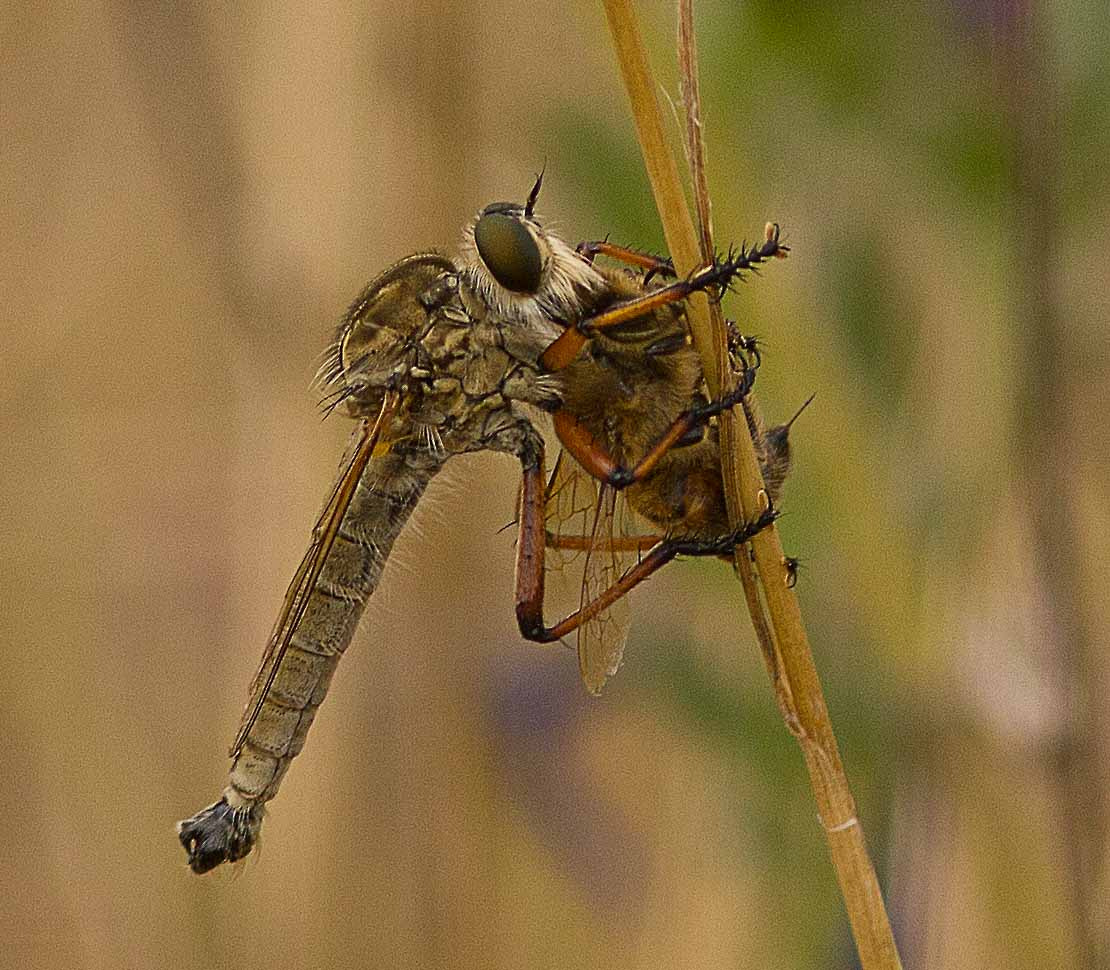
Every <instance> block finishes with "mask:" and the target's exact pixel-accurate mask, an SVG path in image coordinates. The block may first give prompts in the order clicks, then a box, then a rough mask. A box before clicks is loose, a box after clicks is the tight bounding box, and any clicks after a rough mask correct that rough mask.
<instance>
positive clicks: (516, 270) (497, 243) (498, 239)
mask: <svg viewBox="0 0 1110 970" xmlns="http://www.w3.org/2000/svg"><path fill="white" fill-rule="evenodd" d="M517 211H519V210H517ZM474 243H475V245H476V246H477V247H478V255H479V256H481V257H482V262H483V263H485V266H486V269H488V270H489V272H490V275H491V276H492V277H493V278H494V279H495V280H497V282H498V283H500V284H501V285H502V286H503V287H505V289H507V290H511V291H512V292H514V293H535V292H536V291H537V290H538V289H539V288H540V282H541V277H542V276H543V260H542V258H541V257H540V247H539V245H538V243H537V242H536V239H535V237H534V236H533V235H532V233H531V232H530V231H529V229H528V227H527V226H526V225H525V224H524V222H523V221H522V220H521V219H520V217H519V216H517V215H515V214H510V213H509V212H506V211H504V210H503V209H501V208H500V207H498V206H489V207H488V208H487V209H486V210H485V211H484V212H483V213H482V215H481V216H480V217H479V218H478V221H477V223H475V225H474Z"/></svg>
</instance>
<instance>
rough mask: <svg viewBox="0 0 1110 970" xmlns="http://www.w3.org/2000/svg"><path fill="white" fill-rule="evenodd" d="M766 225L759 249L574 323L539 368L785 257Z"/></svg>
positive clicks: (553, 367)
mask: <svg viewBox="0 0 1110 970" xmlns="http://www.w3.org/2000/svg"><path fill="white" fill-rule="evenodd" d="M769 226H770V227H772V228H769V229H768V233H767V238H766V239H765V240H764V242H763V243H762V245H760V246H753V247H752V248H751V249H748V248H747V247H746V246H743V245H742V246H741V247H740V248H739V249H738V250H730V251H729V253H728V255H727V256H726V257H725V258H724V259H715V260H714V261H713V262H712V263H711V264H710V265H708V266H703V267H702V268H701V269H698V270H695V271H694V272H693V273H691V274H690V276H688V277H687V278H686V279H684V280H678V281H676V282H674V283H671V284H669V285H668V286H663V287H660V288H659V289H657V290H652V291H650V292H649V293H645V294H644V295H643V296H638V297H636V298H635V299H633V300H626V301H624V302H623V303H617V304H615V305H614V306H611V307H609V308H608V309H606V310H603V311H601V312H600V313H598V314H595V315H594V316H592V317H586V318H585V319H583V320H579V321H577V322H576V323H575V324H574V326H572V327H568V328H567V329H566V330H565V331H563V333H561V334H560V335H559V336H558V337H557V338H556V339H555V340H554V341H552V343H551V344H550V345H549V346H548V347H547V349H546V350H544V352H543V353H542V354H541V355H540V361H539V362H540V367H541V368H543V369H544V370H546V371H549V372H554V371H560V370H562V369H563V368H565V367H567V366H569V365H570V363H571V362H572V361H573V360H574V359H575V358H576V357H577V356H578V354H579V352H580V351H581V350H582V347H583V346H584V345H585V344H586V342H587V341H588V340H589V339H590V337H591V336H592V335H593V334H595V333H598V332H600V331H603V330H606V329H608V328H610V327H615V326H617V325H618V324H621V323H626V322H627V321H629V320H634V319H636V318H637V317H640V316H643V315H644V314H646V313H650V312H651V311H652V310H656V309H658V308H659V307H662V306H667V305H668V304H671V303H678V302H680V301H681V300H684V299H686V297H688V296H689V295H690V294H691V293H696V292H698V291H701V290H707V289H711V288H719V289H727V288H728V287H729V286H731V285H732V283H733V281H734V280H735V279H737V278H738V277H739V275H740V273H742V272H744V271H745V270H749V269H753V268H754V267H755V266H757V265H758V264H759V263H762V262H764V261H765V260H767V259H770V258H772V257H781V256H785V255H786V253H787V252H789V248H788V247H786V246H783V245H782V244H781V243H780V242H779V232H778V226H777V225H774V224H769Z"/></svg>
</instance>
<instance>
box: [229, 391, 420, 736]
mask: <svg viewBox="0 0 1110 970" xmlns="http://www.w3.org/2000/svg"><path fill="white" fill-rule="evenodd" d="M397 403H398V399H397V396H396V395H395V394H393V393H392V392H391V393H388V394H386V396H385V400H384V401H383V402H382V409H381V411H380V413H379V414H378V417H377V420H376V421H374V423H373V425H372V426H371V424H370V422H369V421H364V422H363V423H362V434H361V436H360V437H359V438H358V440H357V441H356V442H355V444H354V445H353V447H352V448H351V449H350V453H349V457H347V460H346V463H345V464H344V466H343V470H342V471H341V472H340V474H339V479H338V480H337V481H336V483H335V488H334V489H332V493H331V497H330V498H329V499H328V501H327V504H326V505H325V506H324V511H323V512H322V513H321V514H320V518H319V519H318V520H317V522H316V525H315V526H314V527H313V529H312V543H311V544H310V545H309V547H308V552H306V553H305V556H304V559H302V560H301V564H300V566H298V567H297V572H296V574H295V575H294V576H293V581H292V582H291V583H290V584H289V589H288V590H286V592H285V600H284V602H283V603H282V605H281V613H279V614H278V619H277V623H276V624H275V625H274V632H273V633H272V634H271V635H270V640H269V643H267V645H266V650H265V652H264V653H263V654H262V663H261V664H260V665H259V667H258V672H257V673H256V674H255V675H254V679H253V680H252V681H251V689H250V697H249V698H248V700H247V706H246V708H245V709H244V710H243V720H242V721H241V722H240V725H239V733H238V734H236V736H235V742H234V744H232V746H231V757H233V758H234V757H237V756H238V754H239V751H240V750H241V749H242V747H243V743H244V742H245V741H246V739H247V736H248V735H249V734H250V732H251V728H252V727H254V723H255V721H257V720H258V715H259V713H260V712H261V710H262V705H263V703H264V702H265V700H266V696H267V695H268V694H269V692H270V688H271V687H272V686H273V683H274V678H275V677H277V673H278V669H279V668H280V667H281V661H282V658H283V657H284V656H285V653H286V651H287V650H288V649H289V643H290V641H291V640H292V638H293V634H294V633H296V631H297V627H298V626H299V625H300V622H301V619H302V618H303V616H304V612H305V608H306V607H307V606H308V599H309V594H310V593H311V592H312V590H313V588H314V587H315V585H316V580H317V579H318V578H319V576H320V570H321V569H323V567H324V562H325V561H326V560H327V558H328V553H329V552H331V547H332V545H333V544H334V543H335V536H336V534H337V533H338V532H339V526H340V524H341V523H342V521H343V516H344V515H345V514H346V512H347V508H348V506H349V505H350V504H351V498H352V497H353V496H354V494H355V488H356V487H357V486H358V481H359V479H360V478H361V477H362V473H363V471H364V470H365V469H366V465H367V462H369V460H370V457H371V456H372V455H373V453H374V448H375V447H376V446H377V444H378V441H379V440H380V438H381V435H382V430H383V428H386V427H388V426H389V423H390V421H391V419H392V417H393V414H394V412H395V411H396V409H397Z"/></svg>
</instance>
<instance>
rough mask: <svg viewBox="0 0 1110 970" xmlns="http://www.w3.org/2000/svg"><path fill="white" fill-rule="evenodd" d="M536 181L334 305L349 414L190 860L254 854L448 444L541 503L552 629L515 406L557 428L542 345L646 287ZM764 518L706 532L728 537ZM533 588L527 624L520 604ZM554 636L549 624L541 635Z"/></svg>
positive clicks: (207, 864)
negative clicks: (596, 252)
mask: <svg viewBox="0 0 1110 970" xmlns="http://www.w3.org/2000/svg"><path fill="white" fill-rule="evenodd" d="M540 184H541V179H537V180H536V184H535V186H534V187H533V189H532V192H531V194H530V195H529V197H528V200H527V202H526V203H525V204H524V205H517V204H511V203H495V204H493V205H490V206H487V207H486V208H485V209H483V210H482V211H481V212H480V213H479V214H478V216H477V217H476V218H475V219H474V221H473V222H472V223H471V224H470V225H469V226H468V227H467V229H466V231H465V233H464V237H463V242H462V246H461V248H460V252H459V255H458V257H457V258H456V259H454V260H451V259H448V258H447V257H444V256H441V255H438V254H434V253H418V254H416V255H413V256H410V257H408V258H406V259H404V260H401V262H399V263H397V264H396V265H394V266H393V267H391V268H390V269H389V270H387V271H386V272H385V273H383V274H382V275H381V276H379V277H378V278H377V279H375V280H374V281H373V282H371V283H370V284H369V286H367V288H366V289H365V290H364V291H363V293H362V294H361V295H360V296H359V298H358V299H357V300H356V301H355V302H354V304H352V306H351V308H350V310H349V311H348V312H347V314H346V316H345V317H344V319H343V321H342V323H341V325H340V327H339V331H338V334H337V337H336V340H335V342H334V344H333V345H332V347H331V349H330V351H329V353H328V355H327V359H326V361H325V365H324V367H323V368H322V374H321V376H322V381H323V383H324V385H325V387H326V388H327V389H328V390H329V391H330V394H329V397H328V398H327V399H326V400H327V401H328V407H329V409H335V408H337V407H339V406H344V407H345V408H346V410H347V411H348V413H349V414H350V415H351V416H352V417H355V418H356V419H358V420H359V422H360V424H359V427H358V429H357V430H356V431H355V433H354V435H353V437H352V440H351V444H350V445H349V447H348V451H347V455H346V457H345V459H344V461H343V464H342V465H341V469H340V473H339V477H338V480H337V481H336V484H335V486H334V488H333V489H332V492H331V493H330V496H329V498H328V501H327V502H326V504H325V506H324V510H323V512H322V513H321V515H320V518H319V520H318V521H317V523H316V526H315V528H314V529H313V533H312V542H311V545H310V546H309V549H308V552H307V553H306V555H305V557H304V560H303V561H302V563H301V565H300V567H299V568H298V570H297V572H296V574H295V576H294V578H293V582H292V583H291V585H290V587H289V590H288V591H287V593H286V596H285V600H284V603H283V605H282V609H281V612H280V614H279V617H278V620H277V623H276V625H275V628H274V631H273V633H272V635H271V637H270V640H269V642H268V644H267V647H266V650H265V652H264V654H263V658H262V663H261V665H260V667H259V669H258V672H257V674H256V675H255V678H254V680H253V682H252V684H251V688H250V695H249V699H248V701H247V706H246V708H245V709H244V712H243V717H242V721H241V724H240V728H239V731H238V733H237V735H236V739H235V742H234V743H233V745H232V748H231V758H232V766H231V773H230V778H229V783H228V786H227V788H226V789H225V790H224V793H223V795H222V797H221V798H220V799H219V801H217V802H216V803H215V804H213V805H211V806H209V807H208V808H206V809H203V810H202V811H201V812H198V813H197V814H196V815H194V816H192V817H191V818H188V819H186V820H184V821H182V822H180V823H179V824H178V835H179V838H180V840H181V843H182V844H183V845H184V847H185V849H186V851H187V852H188V855H189V864H190V866H191V867H192V868H193V870H194V871H196V872H198V873H200V872H207V871H208V870H210V869H212V868H214V867H215V866H217V865H219V864H220V863H222V862H225V861H236V860H238V859H241V858H243V857H244V856H245V855H247V853H249V852H250V851H251V848H252V847H253V845H254V844H255V842H256V841H257V838H258V834H259V830H260V827H261V824H262V817H263V811H264V806H265V803H266V802H268V801H269V800H270V799H272V798H273V797H274V795H275V794H276V793H277V790H278V787H279V786H280V784H281V781H282V778H283V777H284V774H285V772H286V770H287V769H288V767H289V764H290V762H291V760H292V759H293V758H294V757H295V756H296V755H297V754H298V753H299V752H300V750H301V748H302V746H303V744H304V741H305V737H306V735H307V732H308V729H309V727H310V725H311V723H312V720H313V718H314V716H315V712H316V710H317V708H318V707H319V706H320V704H321V703H322V701H323V699H324V696H325V694H326V692H327V688H328V684H329V682H330V680H331V677H332V674H333V673H334V671H335V669H336V666H337V664H338V661H339V657H340V656H341V655H342V653H343V652H344V650H345V649H346V647H347V646H348V644H349V643H350V641H351V639H352V637H353V635H354V631H355V628H356V627H357V625H358V622H359V619H360V617H361V615H362V611H363V609H364V607H365V604H366V601H367V599H368V598H369V597H370V596H371V595H372V594H373V592H374V591H375V589H376V588H377V584H378V581H379V579H380V576H381V572H382V569H383V567H384V565H385V562H386V559H387V557H388V555H389V552H390V549H391V548H392V545H393V542H394V540H395V539H396V538H397V535H398V534H399V533H400V531H401V529H402V528H403V527H404V525H405V523H406V522H407V520H408V518H409V516H410V514H411V513H412V511H413V509H414V508H415V506H416V503H417V501H418V500H419V498H420V496H421V495H422V493H423V491H424V489H425V488H426V486H427V485H428V483H429V482H430V481H431V479H432V478H433V477H434V475H435V474H436V473H437V472H438V471H439V469H440V468H442V466H443V464H444V463H445V462H446V461H447V459H448V458H450V457H451V456H452V455H456V454H461V453H464V452H469V451H476V450H482V449H485V450H492V451H500V452H505V453H508V454H511V455H514V456H516V457H517V459H518V460H519V461H520V463H521V467H522V470H523V480H524V489H523V492H524V496H525V499H526V502H525V508H526V509H534V508H538V512H539V517H538V519H537V518H536V516H535V514H532V513H530V514H528V515H524V516H522V517H521V530H522V531H521V536H520V541H519V542H518V551H517V577H518V580H517V602H518V608H517V613H518V617H519V619H520V623H521V628H522V629H524V630H525V631H526V632H527V633H531V634H533V638H534V639H541V638H543V637H541V636H536V635H535V634H536V633H539V634H547V633H548V632H550V631H547V630H546V629H545V628H544V627H543V624H542V599H543V584H542V565H543V541H544V538H545V536H544V530H543V510H542V502H543V494H542V493H543V480H544V457H543V440H542V438H541V437H540V435H539V434H538V433H537V432H536V431H535V429H534V428H533V426H532V424H531V423H530V421H529V419H528V415H527V413H526V411H525V410H523V408H524V407H525V406H532V407H534V408H539V409H541V410H544V411H548V412H550V413H552V414H554V415H555V422H556V428H558V427H559V422H560V420H564V421H565V415H566V414H573V412H572V411H569V410H568V409H566V408H564V406H563V397H562V395H563V389H564V387H566V386H569V383H570V381H571V380H573V379H575V370H574V368H573V367H568V366H567V365H566V364H560V363H559V362H558V361H555V362H545V361H544V355H545V354H549V353H551V352H552V350H553V348H559V347H563V348H564V349H565V347H566V343H567V337H566V335H567V334H575V333H577V332H578V331H579V328H580V327H582V326H584V325H585V324H587V323H588V322H589V321H590V319H591V318H592V319H593V321H594V322H595V323H596V324H597V325H598V326H599V327H603V326H608V325H609V324H608V323H606V320H608V321H612V320H613V319H614V315H616V316H619V315H620V313H621V312H622V309H621V308H622V306H623V305H624V303H629V304H635V307H634V309H633V310H632V311H630V312H631V314H632V317H641V316H643V315H644V313H645V312H646V311H647V310H650V309H651V308H652V307H654V306H655V304H654V302H652V301H654V300H656V299H658V293H657V292H656V291H651V292H648V289H647V287H646V286H643V285H641V286H640V287H639V288H638V289H637V287H635V286H630V285H628V284H624V283H622V282H620V281H619V278H618V277H617V276H614V275H613V274H612V273H603V272H601V271H599V270H598V269H597V268H595V267H594V266H593V265H592V262H591V261H590V260H589V259H586V258H584V257H583V256H582V255H580V254H579V253H577V252H576V251H575V250H574V249H572V248H571V247H570V246H568V245H567V244H566V243H564V242H563V241H562V240H560V239H559V238H558V237H556V236H554V235H552V234H550V233H547V232H545V231H544V230H543V229H542V227H541V226H540V224H539V222H538V220H536V219H535V217H534V215H533V207H534V205H535V202H536V198H537V196H538V193H539V189H540ZM751 262H752V256H751V254H750V253H748V254H741V256H740V257H739V258H735V259H729V260H724V261H718V262H716V263H714V264H713V265H712V266H710V267H707V268H706V269H705V270H703V271H701V272H700V273H699V274H695V275H694V276H693V277H691V278H690V279H688V280H684V281H678V282H677V283H673V284H670V286H669V287H663V288H662V290H660V291H659V292H660V293H662V292H664V291H666V292H665V297H664V298H663V300H662V302H661V304H660V305H663V304H666V303H673V302H675V301H676V300H680V299H681V298H682V295H684V294H686V293H689V292H693V291H694V290H696V289H705V288H708V287H712V286H726V285H728V283H729V282H730V281H731V280H732V279H733V278H734V277H735V276H736V274H737V273H739V272H740V271H741V270H742V269H744V268H746V267H747V266H748V265H750V263H751ZM626 297H627V300H625V298H626ZM645 300H646V301H648V303H649V305H648V306H647V307H645V305H644V301H645ZM622 301H623V302H622ZM598 311H600V312H602V313H603V314H604V313H608V314H609V316H608V317H607V318H605V317H603V316H602V317H599V316H597V315H596V313H597V312H598ZM562 371H567V373H566V374H564V373H562ZM717 406H718V409H719V407H721V406H724V404H719V405H717ZM712 407H714V405H705V408H708V409H710V410H709V411H707V410H704V409H703V410H702V411H699V412H697V414H696V415H695V417H696V418H697V419H698V420H701V419H702V418H703V417H704V416H705V415H707V414H708V413H710V411H711V410H712ZM713 413H716V412H713ZM561 414H562V415H564V418H562V419H561V418H560V415H561ZM587 467H589V466H587ZM633 477H634V478H635V476H633ZM718 477H719V472H718ZM635 483H636V482H634V481H631V480H630V481H628V482H624V481H623V480H619V481H615V482H612V483H611V484H613V485H614V487H617V486H619V485H624V484H635ZM536 498H538V499H539V505H538V507H537V506H536V505H535V499H536ZM761 524H764V523H755V524H753V526H752V527H751V529H748V530H747V531H745V530H738V531H737V532H736V533H733V534H732V535H730V536H723V537H722V536H718V537H716V541H717V542H718V544H721V543H727V542H728V541H730V540H731V542H732V543H733V544H735V543H736V542H739V541H742V540H743V538H744V537H746V536H747V535H748V534H750V532H751V530H752V529H754V528H757V527H759V526H760V525H761ZM537 530H538V531H537ZM703 545H704V544H703ZM672 546H673V548H675V549H676V550H677V551H680V552H681V551H687V550H688V549H689V550H690V551H695V550H693V549H691V548H690V547H689V544H687V545H686V546H683V545H681V544H679V545H678V546H674V544H673V543H672ZM668 548H670V547H668ZM701 548H702V547H699V550H700V549H701ZM722 548H723V545H722ZM704 549H705V551H708V550H709V547H708V546H707V545H706V546H704ZM673 554H674V553H672V558H673ZM703 554H704V552H703ZM537 577H538V579H537ZM537 594H538V600H537V599H536V597H537ZM533 602H538V607H539V614H540V616H541V619H540V620H539V622H538V625H537V624H536V623H533V622H532V621H531V619H530V616H531V614H530V612H529V610H530V606H529V604H532V603H533ZM562 635H563V634H562V632H559V628H555V635H554V636H548V637H546V639H557V638H558V637H561V636H562ZM587 683H590V681H589V680H587Z"/></svg>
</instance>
